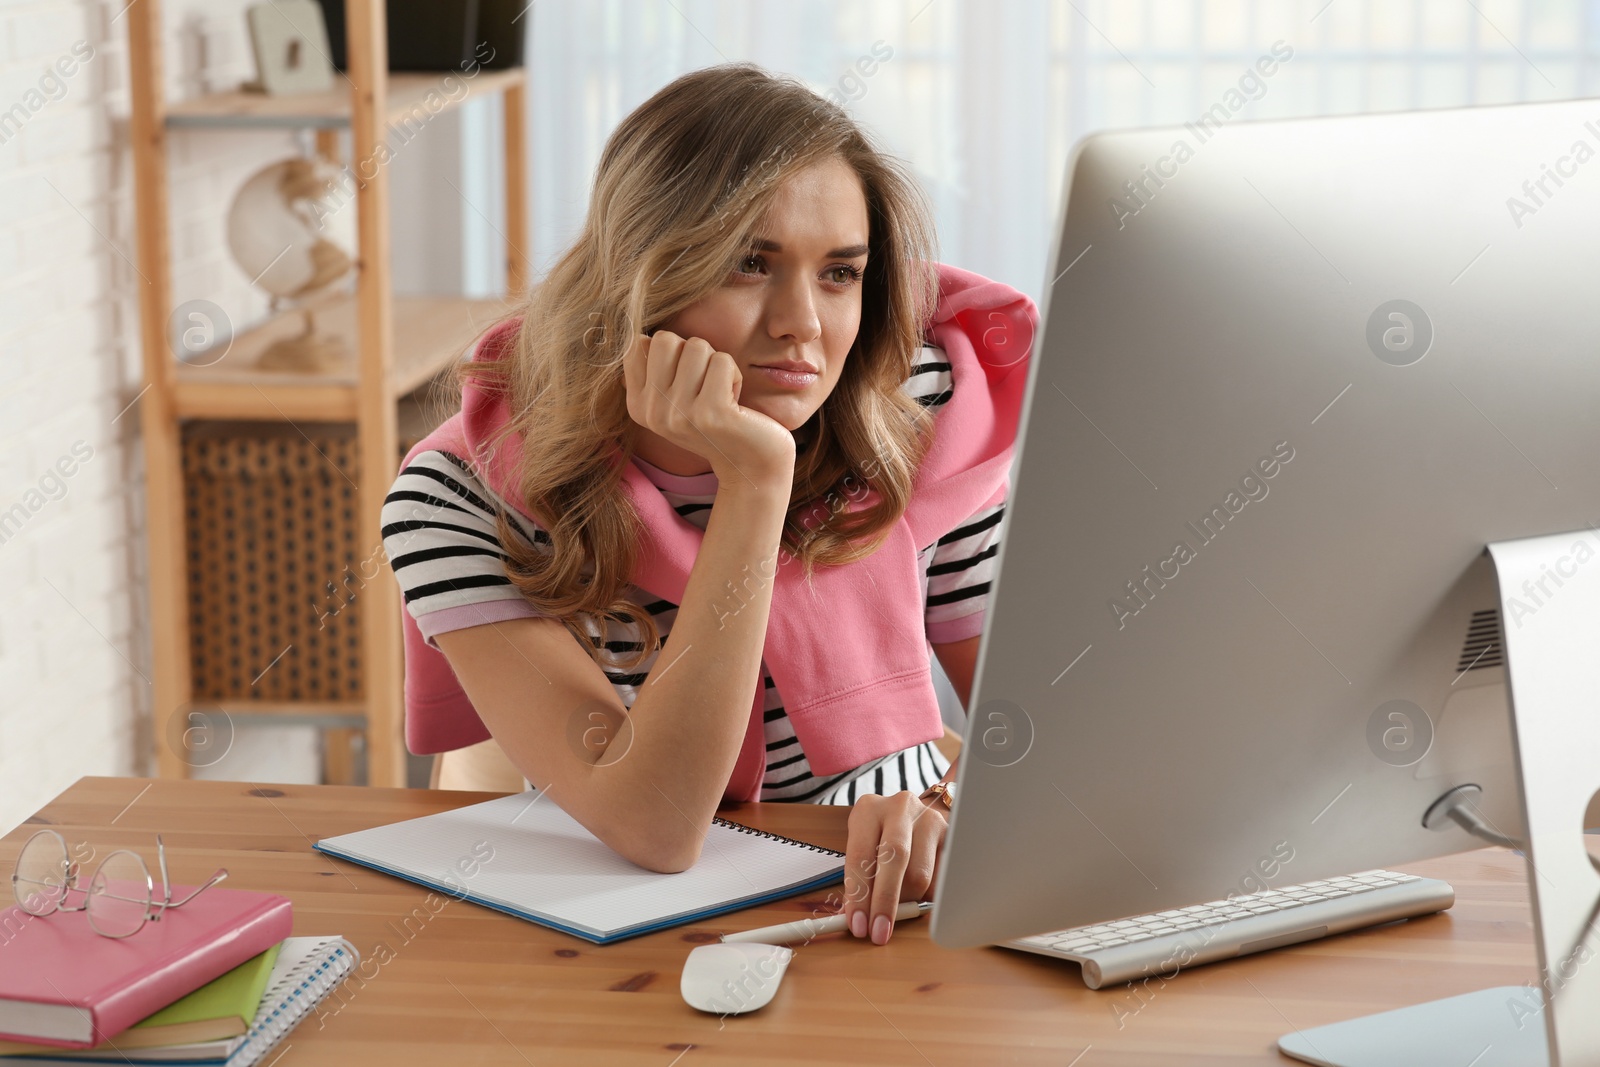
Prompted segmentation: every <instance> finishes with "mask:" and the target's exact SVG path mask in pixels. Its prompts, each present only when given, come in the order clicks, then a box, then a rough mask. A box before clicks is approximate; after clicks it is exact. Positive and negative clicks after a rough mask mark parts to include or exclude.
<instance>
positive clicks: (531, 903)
mask: <svg viewBox="0 0 1600 1067" xmlns="http://www.w3.org/2000/svg"><path fill="white" fill-rule="evenodd" d="M316 848H317V850H318V851H319V852H325V853H327V854H328V855H330V856H337V857H339V858H340V859H346V860H350V861H352V862H354V863H360V864H362V865H364V866H367V867H371V868H373V869H374V870H379V871H383V872H384V873H386V874H393V875H397V876H399V877H401V878H406V879H409V880H410V881H413V882H418V883H420V884H422V885H425V886H428V887H430V888H432V889H436V890H438V891H439V892H441V893H446V894H449V895H450V896H452V897H455V898H457V899H463V900H470V901H472V902H473V903H475V904H482V905H484V906H485V907H490V908H497V909H499V910H500V911H503V912H506V913H508V914H511V915H515V916H518V917H519V918H523V919H530V920H532V921H533V922H536V923H543V924H544V925H546V926H551V927H554V928H555V929H557V930H561V931H563V932H564V933H569V934H573V935H575V936H577V937H581V938H584V939H586V940H589V941H593V942H595V943H596V944H602V945H603V944H607V943H609V942H612V941H620V940H622V939H624V938H629V937H635V936H637V935H639V934H646V933H649V932H650V931H652V930H660V929H663V928H665V927H669V926H678V925H681V924H683V923H688V922H693V921H695V920H697V919H703V918H706V917H707V916H711V915H721V914H723V913H724V912H729V911H735V910H737V909H739V908H743V907H749V906H750V905H753V904H760V903H763V902H765V901H768V900H775V899H777V898H779V897H785V896H789V895H791V894H794V893H800V892H804V891H806V890H809V889H815V888H817V887H818V886H825V885H832V884H833V883H835V882H839V881H842V880H843V877H844V854H843V853H842V852H835V851H833V850H832V849H826V848H822V847H820V846H817V845H808V844H806V843H804V842H801V841H795V840H792V839H790V838H787V837H782V836H779V835H777V834H771V833H767V832H766V831H763V830H754V829H751V828H750V827H748V826H741V825H740V824H738V823H735V822H729V821H728V820H726V819H722V818H718V819H715V820H713V822H712V825H711V829H710V832H709V833H708V834H707V835H706V842H705V847H704V848H703V849H701V851H700V859H699V861H698V862H696V863H695V865H694V866H693V867H690V868H689V869H688V870H686V871H680V872H678V873H677V874H657V873H655V872H653V871H647V870H645V869H644V868H642V867H639V866H636V865H635V864H633V863H631V862H629V861H628V860H626V859H624V858H623V857H622V856H620V855H618V854H617V853H616V852H614V851H612V849H611V848H610V846H608V845H606V844H605V843H603V842H602V841H601V840H600V839H599V838H597V837H595V836H594V835H593V834H591V833H590V832H589V831H588V830H585V829H584V828H583V826H582V825H581V824H580V823H579V822H578V821H577V820H576V819H574V818H572V816H570V815H568V814H567V813H566V812H564V811H562V810H561V809H560V808H559V807H557V806H556V804H555V803H554V802H553V801H551V800H549V799H547V798H546V797H545V795H544V794H543V793H540V792H526V793H514V794H512V795H510V796H505V797H498V798H496V799H494V800H488V801H484V802H483V803H481V804H472V805H469V806H467V807H464V808H456V809H454V810H452V811H444V812H440V813H439V814H437V815H425V816H423V817H422V818H420V819H408V820H407V821H405V822H398V823H392V824H390V825H388V826H379V827H375V828H374V829H371V830H359V831H357V832H355V833H353V834H341V835H339V836H338V837H327V838H323V839H322V840H321V841H319V842H317V844H316Z"/></svg>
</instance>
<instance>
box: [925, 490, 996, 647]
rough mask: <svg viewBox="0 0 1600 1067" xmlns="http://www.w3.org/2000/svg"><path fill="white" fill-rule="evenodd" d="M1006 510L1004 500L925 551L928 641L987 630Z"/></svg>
mask: <svg viewBox="0 0 1600 1067" xmlns="http://www.w3.org/2000/svg"><path fill="white" fill-rule="evenodd" d="M1005 511H1006V503H1005V501H1004V500H1001V501H1000V502H999V503H997V504H993V505H990V506H989V507H986V508H983V509H981V510H979V511H977V512H976V513H974V514H973V516H972V517H971V518H969V519H968V520H967V521H966V522H964V523H962V524H961V525H960V526H957V527H956V528H955V529H954V530H951V531H950V532H949V533H947V534H945V535H944V536H943V537H941V538H939V540H938V542H937V543H935V544H934V545H933V547H932V550H931V551H930V552H928V553H926V554H925V556H924V558H926V559H927V560H928V564H927V576H928V596H927V600H926V608H925V611H924V614H923V618H924V621H925V623H926V626H927V631H928V641H929V642H930V643H932V644H936V645H940V644H946V643H948V642H950V641H962V640H965V639H966V638H969V637H976V636H978V635H979V634H980V633H982V632H983V616H984V611H985V609H986V608H987V607H988V604H989V586H990V583H991V582H992V581H993V579H994V573H995V554H996V553H997V552H998V551H999V550H1000V531H1001V529H1002V525H1003V523H1004V520H1005Z"/></svg>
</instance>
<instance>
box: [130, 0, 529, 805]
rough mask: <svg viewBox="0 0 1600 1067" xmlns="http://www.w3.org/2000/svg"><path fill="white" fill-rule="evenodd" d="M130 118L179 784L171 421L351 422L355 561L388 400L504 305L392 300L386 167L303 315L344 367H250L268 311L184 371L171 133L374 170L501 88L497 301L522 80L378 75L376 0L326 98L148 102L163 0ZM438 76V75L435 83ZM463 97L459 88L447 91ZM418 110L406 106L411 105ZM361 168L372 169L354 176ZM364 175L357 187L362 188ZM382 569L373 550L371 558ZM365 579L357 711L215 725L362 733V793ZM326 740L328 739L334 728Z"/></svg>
mask: <svg viewBox="0 0 1600 1067" xmlns="http://www.w3.org/2000/svg"><path fill="white" fill-rule="evenodd" d="M127 18H128V43H129V75H130V83H131V84H130V89H131V104H132V109H131V110H132V113H131V117H130V134H131V139H132V147H133V164H134V191H135V227H136V231H137V236H138V263H139V272H140V273H141V274H142V275H143V277H144V279H146V281H147V284H145V285H144V286H143V287H141V288H140V290H139V311H140V339H141V344H142V348H143V368H144V389H143V391H142V393H141V398H140V401H139V404H140V424H141V429H142V432H143V435H144V443H145V491H146V499H147V502H148V504H147V515H148V518H147V524H146V525H147V530H148V536H149V552H150V566H149V581H150V612H151V619H150V622H151V641H152V646H153V654H154V655H153V658H154V665H153V666H154V671H155V674H154V677H153V679H152V686H153V689H154V709H155V722H154V727H155V732H154V742H155V745H156V753H157V766H158V769H159V772H160V774H161V776H162V777H173V778H181V777H186V776H187V772H188V770H189V762H188V761H187V760H186V759H185V757H184V752H183V751H182V748H181V746H180V745H178V744H175V743H173V739H174V738H176V737H181V736H182V735H183V730H184V726H185V723H184V721H183V717H184V716H185V714H186V712H187V709H188V706H189V704H190V702H191V700H192V699H193V678H192V673H191V668H190V661H189V653H190V634H189V627H188V617H189V612H188V594H189V590H188V588H187V581H186V573H187V572H186V569H185V559H186V556H185V551H186V549H185V544H184V540H185V527H184V485H183V469H182V462H181V461H182V454H181V445H182V436H181V433H182V423H183V421H184V420H186V419H200V418H204V419H224V420H269V421H270V420H279V421H285V422H290V423H301V422H340V423H353V424H354V425H355V427H356V435H357V439H358V448H359V453H360V455H361V456H362V457H369V456H370V457H376V459H377V461H376V462H370V463H365V462H364V463H362V464H361V470H362V475H361V484H360V485H359V488H358V497H359V506H360V516H359V542H360V543H359V545H358V549H359V551H360V554H361V555H362V556H363V557H366V556H369V555H370V554H372V553H373V552H374V551H376V550H378V549H379V548H380V546H381V544H382V536H381V533H380V522H379V514H380V511H381V509H382V506H383V498H384V495H385V493H386V492H387V490H388V487H389V484H390V482H391V481H392V474H391V472H392V468H393V467H394V460H393V457H394V456H395V454H396V450H397V448H398V437H397V423H396V418H397V414H396V403H397V401H398V400H399V399H400V398H402V397H404V396H406V395H407V394H410V393H412V392H414V391H416V390H417V389H419V388H421V387H423V386H424V385H426V384H427V383H428V382H429V381H430V380H431V379H433V378H434V376H435V375H437V374H438V373H439V372H441V371H442V370H443V369H444V368H445V367H446V366H448V365H449V364H450V363H451V362H452V361H453V360H455V359H457V358H459V357H460V355H461V354H462V353H463V352H464V351H465V349H466V347H467V345H468V344H469V343H470V341H471V340H472V338H473V337H475V336H476V335H477V334H478V333H479V332H480V331H481V330H482V329H483V328H484V327H485V326H487V325H488V324H489V323H490V322H491V321H493V319H494V318H496V317H497V316H498V315H500V314H501V313H502V312H503V311H504V310H505V309H506V307H507V304H506V302H505V301H503V300H474V299H471V298H467V297H460V296H430V297H397V296H395V295H394V292H393V289H392V280H391V273H390V263H389V257H390V242H389V177H388V171H387V167H384V166H377V167H375V168H368V167H361V168H356V174H357V178H358V180H357V181H356V218H357V229H358V233H359V239H358V256H357V260H358V270H357V276H356V290H355V293H354V295H353V296H341V297H336V298H334V299H332V300H329V301H327V302H326V303H324V304H323V305H321V306H320V307H318V309H317V310H316V313H315V314H316V325H317V329H318V332H319V333H321V332H326V333H329V334H332V335H336V336H338V337H340V338H342V339H344V340H345V341H346V343H347V351H349V352H351V353H353V354H354V355H353V358H352V359H351V360H350V363H349V365H348V366H346V367H343V368H340V369H338V370H335V371H333V372H330V373H328V374H321V375H303V374H300V375H296V374H283V373H276V372H272V371H264V370H260V369H257V368H256V367H255V366H254V361H255V358H256V356H257V355H258V354H259V353H260V352H261V351H262V350H264V349H265V347H266V346H267V345H268V344H270V343H271V342H272V341H273V340H275V339H277V338H278V337H280V336H284V335H287V334H289V333H294V332H297V331H298V330H299V328H300V324H301V320H300V317H299V316H298V315H294V314H291V315H286V316H279V317H275V318H273V319H272V320H270V321H268V322H266V323H264V324H262V325H260V326H258V327H256V328H254V329H251V330H249V331H246V332H244V333H241V334H240V335H239V336H238V337H236V338H235V339H234V341H233V345H232V347H231V349H230V350H229V351H228V354H227V357H226V358H225V359H223V360H221V361H219V362H218V363H217V364H215V365H213V366H190V365H188V364H181V363H180V362H179V361H178V360H177V358H176V357H175V355H174V353H173V352H172V351H171V350H170V348H169V347H168V341H167V319H168V316H169V315H170V314H171V313H172V310H173V303H172V286H171V263H170V246H169V241H170V238H169V229H168V188H167V131H168V130H169V129H185V128H186V129H197V130H198V129H205V128H219V129H220V128H226V129H310V130H315V131H317V143H318V146H319V150H320V151H321V152H322V153H323V154H325V155H329V156H332V155H333V153H334V152H336V151H337V147H336V146H337V141H338V135H339V132H340V131H342V130H348V131H349V136H350V144H349V151H350V158H352V159H355V160H372V159H380V158H381V156H379V155H378V154H377V150H378V147H379V144H380V142H382V141H383V139H384V137H385V132H386V128H387V127H388V126H389V125H391V124H393V125H395V126H397V127H400V128H404V126H405V124H406V123H407V121H408V119H415V118H419V117H420V116H421V115H429V116H431V115H433V114H437V113H438V112H440V111H443V110H445V109H447V108H449V107H455V106H459V105H460V104H461V103H463V102H465V101H467V100H470V99H474V98H476V97H479V96H482V95H483V94H485V93H500V94H502V95H503V97H504V102H505V107H504V112H505V127H504V137H505V147H506V152H505V158H506V179H505V187H506V204H505V208H506V223H507V234H508V236H507V240H506V245H507V247H506V265H507V272H506V276H507V282H508V289H509V290H510V292H511V293H512V294H516V293H520V292H521V291H522V290H523V289H524V288H525V287H526V285H527V280H528V264H527V259H526V256H525V255H524V253H523V251H522V249H524V248H525V247H526V246H527V241H526V237H525V234H526V230H527V209H526V199H525V197H526V193H525V190H526V170H525V167H526V161H525V158H524V157H525V141H524V137H523V122H524V116H525V111H524V107H525V100H524V85H525V79H524V76H523V72H522V70H520V69H515V70H498V71H491V70H480V71H478V73H477V74H476V75H473V76H467V75H466V74H465V73H449V74H446V73H438V74H432V73H426V74H424V73H411V74H401V73H396V74H389V73H387V69H388V55H387V43H386V42H387V27H386V26H385V22H384V19H385V4H384V2H383V0H345V25H346V28H347V38H348V42H349V46H348V47H349V56H348V64H347V67H348V69H347V70H346V71H345V74H344V75H343V76H342V77H340V78H339V86H338V88H336V90H335V91H333V92H329V93H319V94H310V95H303V96H295V97H269V96H264V95H260V94H253V93H245V92H238V91H234V92H224V93H214V94H209V95H205V96H201V97H198V98H194V99H190V100H184V101H179V102H174V103H170V104H169V103H168V102H167V101H166V99H165V92H164V90H163V84H164V81H163V75H162V71H163V58H162V51H161V45H162V11H161V3H160V0H139V2H138V3H135V4H132V5H130V7H129V9H128V11H127ZM447 79H449V80H447ZM463 87H465V91H464V92H463V91H462V88H463ZM419 109H421V110H420V111H419ZM369 170H370V171H371V173H370V175H369V174H368V173H367V171H369ZM361 179H364V180H361ZM377 555H378V558H380V559H381V558H382V553H381V551H379V552H377ZM383 571H384V573H383V575H381V576H380V577H379V578H378V579H377V580H374V581H371V582H369V583H367V585H366V586H365V587H364V588H363V590H362V593H361V597H362V615H361V618H362V634H361V650H362V670H363V678H364V693H363V699H362V701H361V702H360V703H359V704H358V705H354V706H352V705H347V704H336V705H330V704H327V703H326V702H324V703H322V704H293V703H290V704H284V703H272V704H267V703H257V702H252V701H245V700H239V701H229V702H226V703H225V704H223V705H222V710H225V711H226V713H227V714H229V715H230V716H233V715H267V716H273V717H277V718H280V719H281V718H284V717H292V718H295V719H305V720H308V721H317V720H322V721H323V725H326V726H334V727H347V726H350V725H356V726H359V727H360V728H361V729H362V730H363V731H364V732H365V734H366V739H367V760H368V764H367V766H368V781H369V782H370V783H371V784H373V785H379V786H401V785H404V784H405V742H404V735H403V726H402V714H403V708H402V689H401V685H402V662H401V631H400V611H401V610H402V607H401V604H400V596H399V589H398V586H397V585H396V583H395V582H394V581H393V580H392V576H390V575H389V574H388V567H387V561H385V562H384V567H383ZM334 733H338V730H335V731H334Z"/></svg>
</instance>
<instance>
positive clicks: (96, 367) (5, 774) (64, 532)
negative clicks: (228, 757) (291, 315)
mask: <svg viewBox="0 0 1600 1067" xmlns="http://www.w3.org/2000/svg"><path fill="white" fill-rule="evenodd" d="M125 3H126V0H106V2H97V0H0V137H4V138H5V141H4V143H3V144H0V454H4V455H5V456H6V457H7V460H8V462H6V463H5V464H4V465H0V514H3V513H4V512H5V511H6V509H8V508H10V507H11V506H12V505H13V504H16V503H19V502H25V501H26V500H28V499H29V498H28V497H27V496H26V495H25V494H27V493H28V492H29V491H30V490H37V489H38V488H39V485H40V479H41V478H43V477H45V476H46V475H47V472H48V471H49V470H50V468H51V465H52V464H54V463H55V462H56V461H57V460H58V459H60V458H61V457H63V456H69V457H70V456H71V455H72V447H73V445H74V443H75V442H79V441H81V442H84V444H86V445H87V446H88V447H89V448H92V449H93V452H94V454H93V458H92V459H90V460H89V461H88V462H87V463H79V464H78V469H77V470H76V472H75V473H74V474H73V475H72V477H70V478H68V479H65V484H66V492H65V495H64V496H62V497H61V498H60V499H58V500H48V501H47V502H45V503H44V505H43V506H42V507H40V508H39V509H38V511H37V512H36V513H31V514H29V515H28V517H27V520H26V522H24V523H23V524H22V526H21V528H20V529H19V530H17V531H16V532H15V533H14V535H12V536H9V537H6V535H5V533H4V532H0V590H3V593H0V598H3V604H4V610H3V611H0V832H4V831H7V830H9V829H11V828H12V827H14V826H16V825H17V824H18V823H20V822H21V821H22V820H23V819H25V818H26V817H27V816H28V815H29V814H31V813H32V812H33V811H35V810H36V809H38V808H39V807H40V806H41V805H43V804H44V803H46V802H47V801H49V800H50V799H51V798H52V797H53V796H55V795H56V794H57V793H58V792H60V791H61V790H62V789H64V788H65V787H66V786H68V785H69V784H71V783H72V782H73V781H74V780H76V779H77V778H78V777H80V776H82V775H86V774H148V773H153V768H152V767H151V766H150V762H149V758H148V757H149V749H150V742H149V735H150V728H149V721H150V714H151V707H150V688H149V686H148V685H147V684H146V681H145V677H144V676H148V674H149V671H150V668H149V654H150V650H149V646H148V641H147V640H146V637H145V634H146V630H147V622H146V620H147V618H148V614H147V611H148V605H147V603H146V598H145V593H144V590H143V583H144V578H145V569H146V564H145V551H146V550H145V545H144V540H143V526H144V501H143V475H142V469H143V465H142V455H141V451H140V440H139V433H138V430H139V423H138V408H137V407H134V408H132V409H130V410H129V411H128V413H127V414H126V415H123V416H122V417H121V418H120V419H117V415H118V413H119V412H122V411H123V409H124V408H125V407H126V406H127V405H128V404H129V403H130V402H131V401H132V400H133V399H134V397H135V395H136V394H137V393H138V391H139V388H140V383H139V367H140V363H139V361H140V352H139V340H138V339H139V318H138V304H137V299H138V290H139V287H140V286H141V285H142V284H143V282H142V280H141V279H140V277H139V275H138V273H137V272H136V271H135V269H134V267H133V265H132V264H133V263H134V262H135V261H136V260H137V256H136V253H135V249H134V227H133V217H132V211H131V205H132V197H133V181H132V160H131V155H130V153H129V150H128V144H127V137H128V133H127V114H128V87H127V71H128V63H127V18H126V16H124V15H122V14H121V12H122V10H123V7H124V4H125ZM244 7H245V2H244V0H168V2H167V3H166V4H165V5H164V8H165V11H164V18H165V48H166V79H167V95H168V99H169V100H172V99H179V98H181V97H185V96H189V95H192V94H195V93H198V92H202V91H206V90H211V89H221V88H226V87H229V86H231V85H233V84H236V83H237V82H238V81H239V80H241V79H243V78H248V77H251V76H253V74H254V69H253V63H252V61H251V59H250V51H249V45H248V37H247V36H246V33H245V28H244V14H243V12H244ZM80 41H82V42H86V43H87V45H89V46H91V47H92V48H93V50H94V55H93V57H92V58H91V59H89V60H87V61H85V62H81V63H80V69H78V70H77V71H76V72H75V73H74V74H73V75H72V76H71V77H70V78H66V79H62V82H61V83H56V82H54V81H47V84H46V87H45V90H44V91H40V83H41V78H49V75H48V74H47V72H48V71H49V70H50V68H51V65H52V64H54V63H55V62H56V60H58V59H59V58H61V57H63V56H67V57H71V58H73V59H74V60H76V58H77V57H76V56H74V54H73V46H74V44H75V43H77V42H80ZM79 47H80V50H81V48H82V46H81V45H80V46H79ZM30 94H34V95H31V96H30ZM51 97H55V98H54V99H52V98H51ZM38 103H42V106H39V107H37V108H36V109H35V108H34V107H33V104H38ZM18 104H20V105H21V106H22V108H23V109H24V110H23V111H22V112H21V113H20V114H21V116H22V118H23V121H22V122H21V123H20V129H16V128H15V125H14V124H13V125H6V122H7V120H6V119H5V117H4V116H5V114H6V112H7V111H8V110H10V109H12V108H13V107H14V106H15V105H18ZM11 113H12V115H13V117H14V118H15V117H16V116H17V115H18V114H19V113H18V112H16V111H12V112H11ZM170 141H171V153H170V155H171V166H172V170H171V176H170V186H171V192H172V196H171V199H170V203H171V210H172V227H171V239H172V250H173V257H174V262H173V268H174V269H173V294H172V295H173V301H174V303H175V304H176V303H181V302H182V301H184V300H189V299H195V298H205V299H208V300H211V301H214V302H215V303H217V304H219V305H220V306H221V307H222V308H224V309H225V310H226V311H227V312H228V313H229V315H230V317H231V318H232V319H233V320H234V323H235V324H236V325H237V326H243V325H245V324H247V323H249V322H251V321H254V320H256V319H257V318H259V317H260V316H261V315H262V314H263V313H264V311H265V301H264V300H263V299H262V298H261V297H260V296H259V295H257V294H256V293H255V292H254V291H253V290H251V289H250V287H249V284H248V282H249V279H248V278H247V277H245V276H244V275H243V274H242V273H240V271H239V270H238V269H237V268H235V267H234V266H233V264H232V263H231V261H229V260H228V258H227V254H226V245H225V242H224V239H223V232H224V230H223V221H224V220H223V216H224V212H225V211H226V210H227V207H228V203H229V200H230V199H231V196H232V193H233V190H234V189H235V188H237V186H238V184H239V183H240V181H241V180H242V179H243V178H244V177H245V176H246V175H248V174H249V173H251V172H253V171H254V170H255V169H257V168H258V167H260V166H262V165H264V164H266V163H268V162H270V161H272V160H274V159H277V158H281V157H283V156H286V155H290V154H293V153H294V152H295V151H296V145H295V142H294V140H293V138H292V137H290V136H289V135H286V134H274V133H249V134H243V133H225V134H202V133H189V132H177V133H174V134H173V135H172V136H171V138H170ZM113 419H116V421H115V422H113ZM81 447H82V446H80V448H81ZM38 499H39V498H37V497H35V498H33V500H34V501H35V502H37V501H38ZM52 587H53V588H52ZM291 747H297V748H302V749H303V748H304V744H303V739H301V740H300V741H298V742H297V743H296V746H291ZM302 762H303V759H302ZM281 773H282V772H281V769H280V776H281Z"/></svg>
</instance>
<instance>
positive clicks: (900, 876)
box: [869, 813, 911, 945]
mask: <svg viewBox="0 0 1600 1067" xmlns="http://www.w3.org/2000/svg"><path fill="white" fill-rule="evenodd" d="M896 815H898V813H896ZM910 862H911V820H910V819H909V818H900V817H895V816H893V815H892V816H891V817H890V818H888V819H886V820H885V821H884V826H883V837H882V839H881V840H879V842H878V871H877V873H876V874H875V875H874V876H873V878H872V925H871V926H870V927H869V929H870V931H871V934H872V943H873V944H874V945H882V944H884V943H886V942H887V941H888V940H889V935H890V934H891V933H893V932H894V911H895V908H896V907H898V906H899V904H900V897H901V893H900V885H901V883H902V882H903V881H904V880H905V876H906V868H907V867H908V866H910Z"/></svg>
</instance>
